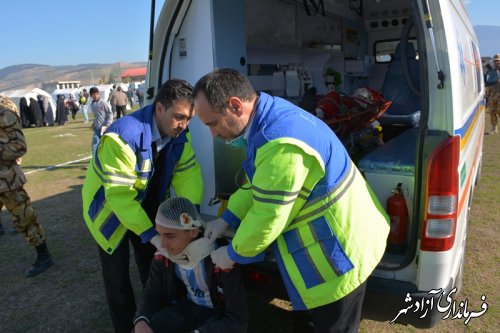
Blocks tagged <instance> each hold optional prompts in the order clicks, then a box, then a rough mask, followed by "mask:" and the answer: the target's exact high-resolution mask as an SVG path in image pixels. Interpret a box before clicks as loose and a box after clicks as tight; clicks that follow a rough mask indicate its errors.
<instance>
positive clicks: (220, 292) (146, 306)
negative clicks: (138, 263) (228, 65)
mask: <svg viewBox="0 0 500 333" xmlns="http://www.w3.org/2000/svg"><path fill="white" fill-rule="evenodd" d="M155 222H156V230H157V231H158V233H159V234H160V239H161V246H162V248H163V249H164V251H162V253H163V255H162V254H160V253H157V254H156V255H155V257H154V259H153V262H152V263H151V268H150V272H149V278H148V281H147V283H146V288H145V290H144V294H143V296H142V300H141V302H140V304H139V306H138V310H137V313H136V316H135V319H134V326H135V333H145V332H148V333H150V332H166V333H169V332H193V331H194V332H200V333H204V332H217V333H223V332H227V333H238V332H244V331H245V330H246V328H247V325H248V306H247V303H246V293H245V289H244V286H243V280H242V278H241V274H240V271H239V268H238V266H237V265H235V266H234V267H233V268H232V269H231V270H225V271H222V270H220V269H215V265H214V264H213V263H212V261H211V259H210V256H209V254H210V252H211V251H212V250H214V247H215V244H214V243H213V242H211V241H209V240H208V239H207V238H205V237H202V236H203V228H204V222H203V221H202V220H201V218H200V217H199V215H198V213H197V210H196V208H195V206H194V205H193V204H192V203H191V202H190V201H189V200H187V199H185V198H171V199H167V200H166V201H164V202H163V203H162V204H161V205H160V207H159V208H158V213H157V215H156V219H155ZM164 255H166V256H167V257H168V258H167V257H165V256H164Z"/></svg>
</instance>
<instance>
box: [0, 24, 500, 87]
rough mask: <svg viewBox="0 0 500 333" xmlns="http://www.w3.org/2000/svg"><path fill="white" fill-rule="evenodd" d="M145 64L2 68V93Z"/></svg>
mask: <svg viewBox="0 0 500 333" xmlns="http://www.w3.org/2000/svg"><path fill="white" fill-rule="evenodd" d="M474 30H475V31H476V35H477V37H478V39H479V49H480V52H481V56H483V57H492V56H493V55H494V54H497V53H500V40H499V38H498V36H500V27H499V26H488V25H478V26H475V27H474ZM145 66H146V63H145V62H134V63H125V62H117V63H114V64H81V65H72V66H48V65H40V64H22V65H15V66H9V67H5V68H2V69H0V91H5V90H10V89H21V88H34V87H40V86H41V85H42V83H47V82H54V81H74V80H77V81H81V85H90V84H98V83H99V81H100V80H102V81H103V82H106V83H108V82H110V77H111V78H112V79H113V80H114V81H115V82H119V81H121V78H120V73H121V72H122V71H124V70H126V69H130V68H136V67H145Z"/></svg>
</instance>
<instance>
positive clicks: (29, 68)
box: [0, 62, 146, 91]
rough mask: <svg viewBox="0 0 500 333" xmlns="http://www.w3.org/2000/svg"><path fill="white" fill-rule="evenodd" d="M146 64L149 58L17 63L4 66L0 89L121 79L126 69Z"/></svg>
mask: <svg viewBox="0 0 500 333" xmlns="http://www.w3.org/2000/svg"><path fill="white" fill-rule="evenodd" d="M137 67H146V63H145V62H134V63H126V62H117V63H114V64H81V65H71V66H48V65H40V64H22V65H14V66H9V67H5V68H2V69H0V91H5V90H10V89H23V88H27V89H30V88H35V87H40V86H41V85H42V83H49V82H56V81H80V82H81V85H90V84H99V81H100V80H102V82H104V83H110V78H111V80H112V81H114V82H121V78H120V73H121V72H123V71H124V70H127V69H130V68H137Z"/></svg>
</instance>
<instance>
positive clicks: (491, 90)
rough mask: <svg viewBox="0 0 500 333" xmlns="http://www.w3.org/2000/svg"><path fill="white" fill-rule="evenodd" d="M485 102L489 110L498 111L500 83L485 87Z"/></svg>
mask: <svg viewBox="0 0 500 333" xmlns="http://www.w3.org/2000/svg"><path fill="white" fill-rule="evenodd" d="M486 100H487V101H488V107H489V108H493V109H495V110H496V109H498V107H499V106H500V83H497V84H494V85H492V86H489V87H486Z"/></svg>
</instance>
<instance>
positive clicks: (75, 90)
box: [51, 88, 80, 104]
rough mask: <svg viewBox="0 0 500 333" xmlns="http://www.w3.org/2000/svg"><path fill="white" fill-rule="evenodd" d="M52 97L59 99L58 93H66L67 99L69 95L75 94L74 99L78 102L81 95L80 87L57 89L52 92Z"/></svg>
mask: <svg viewBox="0 0 500 333" xmlns="http://www.w3.org/2000/svg"><path fill="white" fill-rule="evenodd" d="M51 95H52V98H54V100H56V101H57V95H64V98H65V99H68V98H69V95H73V99H74V100H75V102H76V104H79V103H78V98H79V97H80V89H79V88H67V89H56V90H54V91H53V92H52V93H51Z"/></svg>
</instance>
